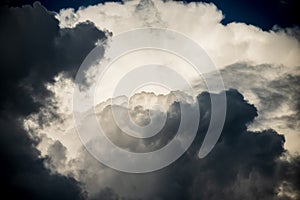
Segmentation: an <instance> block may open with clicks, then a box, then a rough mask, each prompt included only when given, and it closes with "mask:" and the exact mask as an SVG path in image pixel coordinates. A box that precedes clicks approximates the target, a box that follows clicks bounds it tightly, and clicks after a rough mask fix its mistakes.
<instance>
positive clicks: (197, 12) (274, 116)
mask: <svg viewBox="0 0 300 200" xmlns="http://www.w3.org/2000/svg"><path fill="white" fill-rule="evenodd" d="M182 13H185V14H184V15H183V14H182ZM222 17H223V16H222V13H221V11H219V10H217V8H216V7H215V6H214V5H213V4H203V3H190V4H185V3H180V2H171V1H167V2H162V1H154V2H152V1H147V0H142V1H126V2H125V3H124V4H118V3H107V4H104V5H102V4H101V5H96V6H91V7H88V8H80V9H79V10H78V11H76V12H75V11H74V10H72V9H66V10H62V11H61V12H60V13H59V14H57V15H56V18H57V19H56V18H55V13H51V12H49V11H47V10H45V8H43V7H42V6H41V5H40V4H38V3H36V4H34V5H33V7H31V6H25V7H23V8H1V15H0V26H1V33H0V34H1V35H0V41H1V44H3V45H2V47H1V49H0V52H1V54H0V64H1V68H0V70H1V74H4V75H5V76H4V77H2V79H1V80H0V83H1V84H0V85H1V86H0V87H1V91H2V93H3V95H2V97H1V99H0V109H1V111H0V127H1V130H2V132H3V134H1V136H0V137H1V139H0V144H1V147H0V148H1V151H0V158H1V163H3V164H2V165H1V167H0V173H1V185H4V187H3V188H1V190H2V191H3V194H4V195H10V196H11V197H12V198H14V199H24V198H26V199H122V198H125V199H249V200H250V199H251V200H252V199H278V200H293V199H299V198H300V183H299V180H300V177H299V172H300V159H299V156H297V155H289V152H287V151H286V148H285V147H284V144H285V137H284V136H283V135H281V134H286V132H288V131H291V130H296V131H297V130H299V124H298V121H299V103H298V100H297V99H298V98H297V97H298V96H299V86H298V83H299V74H298V72H299V69H298V68H299V67H297V66H299V64H300V60H299V56H298V55H299V53H300V48H299V40H297V38H296V37H295V35H292V34H291V30H290V29H285V30H281V29H280V30H276V31H275V30H274V31H269V32H266V31H262V30H260V29H259V28H257V27H254V26H248V25H245V24H242V23H230V24H228V25H222V24H221V23H220V21H221V20H222ZM86 20H89V21H92V22H93V23H94V24H93V23H91V22H86ZM120 21H121V23H120ZM145 26H156V27H166V28H171V29H174V30H179V31H181V32H183V33H184V34H186V35H187V36H189V37H191V38H192V39H194V40H195V41H197V42H198V43H199V44H201V46H202V47H203V48H204V49H205V50H206V51H207V52H208V54H209V55H210V56H211V58H212V59H213V61H214V62H215V63H216V65H217V66H218V67H220V68H222V71H221V73H222V75H223V76H224V81H225V85H226V86H227V88H237V89H239V91H241V93H240V92H238V91H237V90H234V89H231V90H228V91H226V94H227V97H228V102H227V103H228V109H227V110H228V113H227V117H226V124H225V128H224V130H223V132H222V136H221V138H220V140H219V142H218V143H217V145H216V147H215V148H214V150H213V151H212V152H211V154H210V155H209V156H208V157H206V158H204V159H201V160H200V159H199V158H198V157H197V151H198V150H199V147H200V145H201V143H202V140H203V137H204V133H205V130H206V129H207V124H208V122H209V116H210V99H209V94H208V93H207V92H203V93H201V94H199V95H198V96H197V100H198V101H199V104H200V108H201V121H200V127H199V130H198V136H197V138H196V140H195V141H194V143H193V144H192V146H191V148H190V149H189V150H188V151H187V152H186V153H185V154H184V155H183V156H182V157H181V158H180V159H179V160H177V161H176V162H175V163H173V164H172V165H170V166H169V167H167V168H165V169H162V170H160V171H157V172H154V173H149V174H142V175H134V174H126V173H120V172H117V171H114V170H112V169H110V168H108V167H106V166H103V165H101V164H100V163H99V162H98V161H96V160H95V159H94V158H93V157H92V156H91V155H90V154H88V153H87V152H86V150H85V149H84V148H83V147H82V146H81V143H80V141H79V139H78V137H77V135H76V131H75V128H74V122H73V121H72V105H71V102H72V92H71V90H72V87H73V86H74V85H73V84H74V83H73V79H72V78H73V77H74V75H75V72H76V70H77V69H78V67H79V65H80V63H81V62H82V60H83V59H84V57H85V56H86V54H87V53H89V51H90V50H91V49H92V48H93V47H94V46H95V44H96V42H97V41H98V40H101V39H104V38H106V37H109V36H107V35H106V32H105V31H100V30H108V31H112V33H113V34H118V33H120V32H122V31H126V30H128V29H130V28H137V27H145ZM96 27H97V28H96ZM293 33H294V32H293ZM140 59H143V58H140ZM237 62H245V63H246V64H240V63H238V64H237ZM249 77H251V78H249ZM199 88H201V87H200V86H199ZM203 90H204V89H202V88H201V89H200V90H199V91H203ZM242 94H243V95H242ZM216 95H217V94H216ZM244 96H245V97H246V99H248V100H249V101H250V103H251V104H250V103H249V102H247V101H246V100H245V99H244ZM143 99H151V100H153V101H154V102H155V101H157V102H160V103H161V102H162V103H163V104H164V105H165V106H166V107H168V106H169V105H171V107H170V108H169V107H168V109H169V110H168V113H169V121H168V123H167V124H166V125H165V127H164V129H163V130H162V131H161V133H162V134H160V135H159V136H162V137H161V138H155V139H157V140H156V142H155V141H154V138H153V141H151V140H148V141H146V140H142V141H136V142H134V141H132V140H130V141H129V140H128V138H124V137H118V136H119V134H123V133H122V131H120V130H119V129H118V128H117V127H116V126H115V124H113V123H105V125H106V126H107V129H108V130H110V131H111V132H110V133H111V135H110V136H111V139H112V140H115V142H116V143H118V144H119V145H120V146H122V145H123V146H124V147H125V146H127V148H128V149H130V150H135V151H145V150H149V149H150V150H151V149H155V148H159V147H161V146H163V145H164V144H166V143H167V142H168V141H169V140H170V139H172V136H173V135H174V132H176V128H177V127H176V125H178V121H179V116H180V115H179V114H178V106H177V104H176V103H174V99H173V98H172V95H169V96H168V95H166V96H164V95H161V96H156V95H154V94H148V93H141V94H138V95H135V96H133V98H132V100H133V102H134V103H135V104H139V102H140V101H141V100H143ZM189 102H190V101H188V100H187V102H186V103H187V104H189ZM252 103H255V105H256V106H257V108H258V110H257V109H256V107H255V106H254V105H252ZM147 106H149V105H147ZM147 106H146V105H145V104H142V105H139V106H138V107H135V109H133V110H132V115H133V116H134V117H135V120H136V122H138V123H140V124H145V123H147V120H148V118H147V113H148V110H147V109H151V106H149V107H147ZM97 109H98V110H97V111H98V114H99V115H100V116H102V117H103V119H106V120H108V121H109V120H110V119H111V113H110V106H109V105H107V104H105V103H103V104H102V105H100V106H99V107H98V108H97ZM120 109H122V110H125V111H126V109H127V108H124V107H122V105H121V106H120ZM282 113H284V115H282ZM257 115H258V118H257V119H258V120H255V117H256V116H257ZM24 118H25V120H24ZM23 120H24V121H23ZM191 120H193V119H191ZM253 121H254V123H253ZM23 122H24V123H23ZM23 125H24V126H23ZM273 127H274V128H275V129H276V130H272V129H271V128H273ZM278 132H280V134H279V133H278ZM294 132H295V131H294ZM163 133H165V134H163ZM287 138H288V137H287ZM289 141H291V140H289ZM291 145H293V144H291ZM288 146H289V145H288ZM294 146H295V148H294V149H296V150H297V149H298V144H294ZM287 149H288V150H290V149H293V148H287ZM39 151H41V152H39Z"/></svg>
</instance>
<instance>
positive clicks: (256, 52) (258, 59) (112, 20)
mask: <svg viewBox="0 0 300 200" xmlns="http://www.w3.org/2000/svg"><path fill="white" fill-rule="evenodd" d="M141 4H144V6H140V5H141ZM146 4H147V5H146ZM57 17H58V19H59V20H60V25H61V26H62V27H69V26H75V25H76V24H77V23H79V22H83V21H86V20H89V21H92V22H93V23H95V25H96V26H97V27H98V28H99V29H102V30H103V29H107V30H109V31H111V32H112V33H113V34H115V35H116V34H119V33H121V32H124V31H129V30H131V29H135V28H141V27H149V26H151V27H162V28H169V29H173V30H175V31H179V32H181V33H183V34H185V35H187V36H188V37H190V38H191V39H193V40H195V41H196V42H197V43H198V44H200V45H201V46H202V47H203V48H204V49H205V50H206V52H207V53H208V54H209V56H210V57H211V58H212V60H213V61H214V62H215V64H216V65H217V66H218V67H224V66H227V65H229V64H233V63H236V62H244V61H246V62H251V63H253V64H255V65H256V64H265V63H268V64H276V65H281V64H283V65H285V66H287V67H293V66H298V65H300V56H299V55H300V46H299V42H298V41H297V40H296V39H295V38H293V37H292V36H290V35H289V34H288V33H287V32H288V31H285V30H277V31H276V32H275V31H272V30H271V31H269V32H266V31H262V30H261V29H259V28H257V27H255V26H251V25H246V24H244V23H230V24H228V25H222V24H221V20H222V18H223V15H222V12H221V11H220V10H218V9H217V8H216V6H215V5H213V4H205V3H189V4H183V3H180V2H173V1H167V2H162V1H159V0H155V1H153V3H152V2H151V1H147V0H144V1H142V3H141V2H139V1H138V0H133V1H125V2H124V4H119V3H105V4H98V5H95V6H89V7H87V8H80V9H79V10H78V11H76V12H74V10H73V9H65V10H61V11H60V13H59V14H58V15H57Z"/></svg>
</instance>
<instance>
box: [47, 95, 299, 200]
mask: <svg viewBox="0 0 300 200" xmlns="http://www.w3.org/2000/svg"><path fill="white" fill-rule="evenodd" d="M143 95H147V94H146V93H143V94H137V96H143ZM226 95H227V108H228V112H227V114H226V123H225V126H224V129H223V132H222V135H221V138H220V139H219V141H218V143H217V144H216V146H215V147H214V149H213V151H212V152H211V153H210V154H209V155H208V156H207V157H205V158H204V159H199V158H198V156H197V153H198V151H199V147H200V146H201V144H202V141H203V138H204V136H205V133H206V129H207V127H208V123H209V120H210V97H209V93H207V92H203V93H202V94H200V95H198V96H197V99H198V102H199V105H200V110H201V119H200V122H199V129H198V133H197V137H196V139H195V141H194V142H193V144H192V146H191V147H190V148H189V149H188V151H187V152H186V153H185V154H184V155H183V156H182V157H181V158H180V159H178V160H177V161H176V162H175V163H173V164H171V165H170V166H168V167H167V168H164V169H162V170H159V171H156V172H152V173H148V174H140V175H137V174H127V173H122V172H117V171H115V170H112V169H110V168H108V167H106V166H104V165H102V164H100V163H99V162H98V161H97V160H95V159H94V158H93V157H92V156H91V155H90V154H89V153H88V152H87V151H86V150H85V149H84V148H83V147H82V148H79V149H77V150H79V152H80V153H79V154H77V157H73V158H72V159H69V161H68V163H67V164H66V167H65V171H64V172H61V173H63V174H69V175H72V176H74V177H75V179H76V180H78V181H80V182H81V183H82V184H83V185H84V188H85V190H86V191H87V192H88V195H89V198H90V199H102V198H105V199H121V198H125V199H174V198H175V199H177V198H178V199H208V198H209V199H220V198H221V199H249V200H250V199H253V198H257V199H297V198H299V191H300V188H299V184H298V183H297V176H299V174H298V173H299V158H298V157H297V156H292V157H290V158H287V157H286V151H285V149H284V146H283V145H284V142H285V139H284V136H283V135H280V134H278V133H277V132H276V131H274V130H272V129H267V130H262V131H249V130H248V129H247V126H248V124H249V123H252V122H253V120H254V118H255V117H256V116H257V109H256V108H255V107H254V106H253V105H251V104H249V103H248V102H247V101H246V100H245V99H244V97H243V96H242V95H241V94H240V93H239V92H238V91H236V90H229V91H227V92H226ZM139 98H142V97H139ZM161 98H162V97H161ZM166 98H167V96H166ZM124 109H125V107H124ZM142 109H143V108H142V107H140V109H139V110H135V112H138V113H139V114H141V110H142ZM179 109H180V108H179V107H178V104H177V103H176V102H173V103H172V102H171V103H170V108H169V109H168V113H169V115H168V120H167V123H166V125H165V127H164V129H163V130H162V133H163V134H160V135H158V136H159V137H157V138H155V139H156V140H155V141H156V142H154V141H151V142H149V141H147V140H148V139H144V140H141V141H139V142H137V141H134V140H132V139H131V140H130V139H128V138H127V139H126V138H124V136H122V135H124V133H123V132H122V131H120V130H119V129H118V128H117V127H115V125H114V124H113V119H112V117H111V113H110V112H109V110H110V106H109V105H108V106H106V107H104V108H103V111H102V112H101V113H99V115H100V116H101V117H102V120H103V119H104V120H105V122H104V123H103V126H104V128H105V129H106V130H107V132H106V133H107V134H108V136H109V137H110V138H111V139H112V141H113V142H116V143H117V144H118V145H119V146H122V147H123V146H124V147H125V148H126V147H127V149H128V150H131V151H135V152H140V151H145V150H149V148H150V150H153V149H157V148H160V147H161V145H164V144H165V142H166V141H169V140H170V139H172V135H173V134H174V133H176V131H177V128H176V127H177V126H178V123H179V121H180V111H179ZM142 115H146V116H147V113H144V114H142ZM134 116H135V115H134ZM146 121H147V120H146ZM102 122H103V121H102ZM88 131H93V130H88ZM94 131H95V130H94ZM67 134H71V132H69V133H67ZM73 134H76V133H75V132H73ZM55 146H56V145H55ZM52 148H53V146H51V147H50V149H52ZM59 148H60V147H57V149H59ZM52 156H54V160H56V159H55V156H58V157H61V156H60V154H53V155H52ZM53 164H54V165H55V162H53ZM55 169H58V166H57V167H56V168H53V170H55Z"/></svg>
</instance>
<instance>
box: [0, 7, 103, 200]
mask: <svg viewBox="0 0 300 200" xmlns="http://www.w3.org/2000/svg"><path fill="white" fill-rule="evenodd" d="M0 12H1V15H0V27H1V32H0V41H1V44H2V45H1V49H0V65H1V67H0V73H1V75H2V77H1V80H0V87H1V88H0V89H1V93H2V95H1V98H0V110H1V111H0V129H1V136H0V138H1V139H0V142H1V144H0V148H1V150H0V152H1V153H0V159H1V166H0V176H1V180H0V181H1V186H2V187H1V192H2V195H4V196H6V197H9V198H12V199H73V200H74V199H83V198H84V193H83V191H82V189H81V188H80V187H79V184H78V182H77V181H76V180H75V179H74V178H71V177H66V176H63V175H60V174H57V173H55V174H52V173H51V172H50V171H49V170H48V169H47V168H45V166H44V161H45V159H42V158H41V157H40V152H39V151H38V150H37V149H36V145H37V144H38V143H39V138H37V137H35V136H34V135H29V133H28V132H27V131H25V130H24V128H23V124H22V119H23V118H24V117H26V116H28V115H29V114H32V113H35V112H37V111H39V110H40V108H41V107H42V106H45V105H48V104H50V102H51V98H52V94H51V92H50V91H49V90H48V89H47V88H46V83H48V82H53V81H54V77H55V76H56V75H57V74H58V73H63V74H64V75H65V76H66V77H72V76H74V72H75V71H76V68H77V67H78V66H79V65H80V63H81V62H82V59H83V58H84V57H85V55H86V54H87V53H88V52H89V51H90V50H91V49H92V48H93V47H94V46H95V43H96V42H97V41H98V40H99V39H102V38H104V37H105V33H104V32H102V31H99V30H98V29H97V28H95V27H94V25H93V24H92V23H82V24H78V26H76V27H74V28H66V29H61V28H59V24H58V21H57V19H55V17H54V13H51V12H49V11H47V10H46V9H45V8H44V7H43V6H41V5H40V4H39V3H35V4H34V5H33V6H24V7H22V8H7V7H1V8H0ZM83 38H84V39H83ZM53 114H54V113H53ZM47 117H50V116H47ZM52 117H55V116H54V115H53V116H52ZM50 118H51V117H50ZM39 120H40V121H39V122H43V123H44V122H45V121H43V119H42V118H41V119H39Z"/></svg>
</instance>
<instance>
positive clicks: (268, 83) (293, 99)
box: [195, 63, 300, 152]
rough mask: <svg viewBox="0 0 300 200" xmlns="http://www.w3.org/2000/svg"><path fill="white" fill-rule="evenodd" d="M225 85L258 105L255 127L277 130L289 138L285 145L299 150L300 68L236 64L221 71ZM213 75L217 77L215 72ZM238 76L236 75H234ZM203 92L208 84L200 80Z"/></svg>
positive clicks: (257, 128) (199, 85) (200, 88)
mask: <svg viewBox="0 0 300 200" xmlns="http://www.w3.org/2000/svg"><path fill="white" fill-rule="evenodd" d="M220 73H221V75H222V79H223V81H224V85H225V88H227V89H229V88H236V89H238V90H239V91H241V92H242V93H243V95H244V96H245V97H246V98H247V99H248V100H249V102H250V103H252V104H254V105H255V106H256V107H257V108H258V114H259V116H258V118H256V119H255V121H254V123H252V124H251V125H250V127H249V128H250V129H251V130H263V129H270V128H272V129H274V130H276V131H277V132H280V133H283V134H284V135H285V137H286V144H285V147H286V148H287V149H288V150H289V151H290V152H299V150H300V149H299V146H300V143H299V142H298V141H299V137H300V135H299V133H300V125H299V101H298V99H299V97H298V96H299V92H300V87H299V77H300V68H299V67H294V68H291V69H289V70H285V67H284V66H274V65H268V64H264V65H256V66H253V65H250V64H248V63H236V64H233V65H229V66H226V67H225V68H224V69H222V70H221V71H220ZM212 76H214V75H213V74H212ZM233 77H234V78H233ZM195 85H196V87H198V89H199V91H201V90H203V89H205V85H204V83H203V82H202V81H201V80H200V81H196V83H195Z"/></svg>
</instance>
